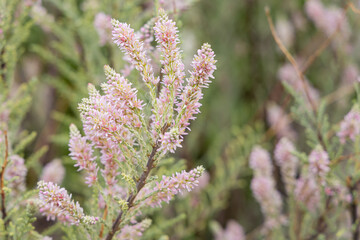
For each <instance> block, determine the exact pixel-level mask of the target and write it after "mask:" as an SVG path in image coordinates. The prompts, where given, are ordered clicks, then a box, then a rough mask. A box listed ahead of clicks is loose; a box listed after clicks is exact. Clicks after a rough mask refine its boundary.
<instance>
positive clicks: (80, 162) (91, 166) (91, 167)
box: [44, 124, 98, 186]
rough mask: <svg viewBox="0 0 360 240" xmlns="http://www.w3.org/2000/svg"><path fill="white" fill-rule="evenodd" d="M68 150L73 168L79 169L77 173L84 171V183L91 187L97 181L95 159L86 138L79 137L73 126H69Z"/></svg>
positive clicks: (78, 132)
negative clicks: (72, 161)
mask: <svg viewBox="0 0 360 240" xmlns="http://www.w3.org/2000/svg"><path fill="white" fill-rule="evenodd" d="M69 150H70V157H71V158H72V159H73V160H75V161H76V164H75V167H79V170H78V171H81V170H83V169H84V170H85V171H86V178H85V179H86V183H87V184H88V185H89V186H92V185H93V184H94V183H95V182H96V181H97V172H98V167H97V164H96V161H95V159H96V158H95V157H94V156H93V149H92V145H91V144H90V143H88V142H87V139H86V137H82V136H81V135H80V131H79V130H78V129H77V128H76V126H75V125H73V124H71V125H70V141H69ZM44 180H45V179H44Z"/></svg>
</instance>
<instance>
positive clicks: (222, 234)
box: [215, 220, 246, 240]
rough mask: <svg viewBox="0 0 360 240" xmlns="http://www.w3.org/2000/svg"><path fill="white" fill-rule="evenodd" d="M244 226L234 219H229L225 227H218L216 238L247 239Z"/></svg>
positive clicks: (227, 239)
mask: <svg viewBox="0 0 360 240" xmlns="http://www.w3.org/2000/svg"><path fill="white" fill-rule="evenodd" d="M245 239H246V237H245V233H244V230H243V228H242V226H241V225H240V224H239V223H237V222H236V221H234V220H229V221H228V222H227V224H226V228H225V229H217V231H216V232H215V240H245Z"/></svg>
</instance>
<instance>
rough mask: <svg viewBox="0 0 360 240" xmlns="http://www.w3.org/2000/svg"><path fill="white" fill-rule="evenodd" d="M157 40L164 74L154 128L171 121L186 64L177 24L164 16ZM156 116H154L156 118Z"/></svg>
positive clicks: (157, 33) (156, 32) (157, 22)
mask: <svg viewBox="0 0 360 240" xmlns="http://www.w3.org/2000/svg"><path fill="white" fill-rule="evenodd" d="M154 31H155V40H156V42H157V43H158V49H159V51H160V53H161V57H162V60H161V61H160V63H161V64H162V65H163V68H162V69H161V73H162V74H163V78H162V81H161V83H162V85H163V87H162V88H161V92H160V94H159V98H158V101H157V105H158V106H157V109H158V114H157V115H156V116H157V118H156V119H153V125H155V126H153V128H160V127H161V126H163V125H164V123H167V122H169V121H171V118H172V114H173V105H174V101H176V97H177V95H178V94H179V93H180V91H181V88H182V84H183V82H184V80H183V79H184V77H185V73H184V68H185V67H184V64H183V62H182V60H181V55H180V49H179V47H178V46H177V45H178V44H179V42H180V40H179V37H178V34H177V33H178V29H177V27H176V23H175V22H174V21H172V20H170V19H169V18H168V17H167V15H165V14H163V15H162V16H161V17H160V18H159V20H158V21H156V23H155V27H154ZM154 117H155V116H153V118H154Z"/></svg>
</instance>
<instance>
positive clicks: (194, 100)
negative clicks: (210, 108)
mask: <svg viewBox="0 0 360 240" xmlns="http://www.w3.org/2000/svg"><path fill="white" fill-rule="evenodd" d="M214 58H215V54H214V52H213V51H212V49H211V46H210V45H209V44H207V43H205V44H204V45H203V46H202V47H201V49H199V50H198V52H197V55H195V56H194V59H193V62H192V67H193V70H192V71H191V72H190V73H191V76H190V78H189V79H187V82H188V84H187V86H185V88H184V90H183V92H182V94H181V95H179V103H178V104H177V109H176V111H177V112H178V116H177V118H176V120H175V125H174V126H173V127H172V128H171V129H170V131H169V132H167V133H165V134H162V136H161V143H162V145H161V147H160V151H164V152H167V151H170V152H174V151H175V149H176V148H177V147H179V146H180V144H181V142H182V140H183V135H186V134H187V133H186V130H187V129H189V127H188V126H189V125H190V122H189V121H190V120H194V119H195V118H196V117H195V116H194V115H195V114H198V113H199V112H200V110H199V108H200V106H201V104H200V103H199V101H200V99H201V98H202V96H203V94H202V92H201V89H202V88H206V87H208V85H209V83H210V78H214V76H213V73H214V71H215V69H216V66H215V63H216V60H215V59H214ZM155 124H156V123H155Z"/></svg>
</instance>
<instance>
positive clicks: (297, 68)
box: [265, 7, 316, 112]
mask: <svg viewBox="0 0 360 240" xmlns="http://www.w3.org/2000/svg"><path fill="white" fill-rule="evenodd" d="M265 13H266V17H267V20H268V23H269V27H270V30H271V34H272V36H273V38H274V40H275V42H276V44H277V45H278V46H279V48H280V50H281V51H282V52H283V54H284V55H285V56H286V58H287V59H288V60H289V62H290V63H291V65H292V66H293V67H294V69H295V71H296V74H297V75H298V77H299V78H300V80H301V83H302V85H303V88H304V91H305V94H306V98H307V99H308V101H309V103H310V105H311V107H312V109H313V111H314V112H316V105H315V103H314V101H313V100H312V98H311V96H310V93H309V87H308V85H307V84H306V80H305V77H304V75H303V73H302V71H300V68H299V66H298V64H297V62H296V60H295V59H294V57H293V56H292V55H291V53H290V52H289V51H288V50H287V48H286V47H285V45H284V44H283V43H282V41H281V39H280V38H279V36H278V35H277V33H276V31H275V27H274V23H273V21H272V19H271V16H270V9H269V8H268V7H266V8H265Z"/></svg>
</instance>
